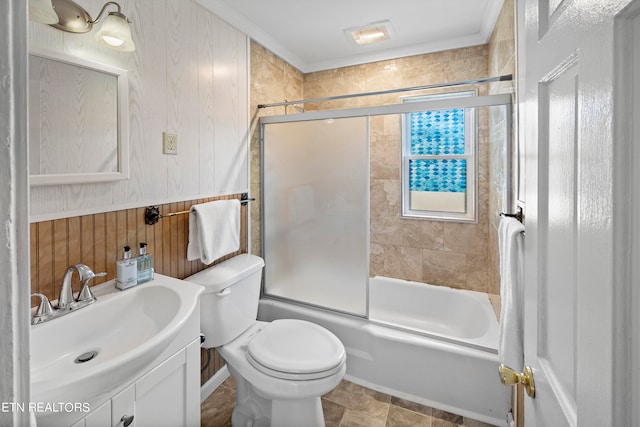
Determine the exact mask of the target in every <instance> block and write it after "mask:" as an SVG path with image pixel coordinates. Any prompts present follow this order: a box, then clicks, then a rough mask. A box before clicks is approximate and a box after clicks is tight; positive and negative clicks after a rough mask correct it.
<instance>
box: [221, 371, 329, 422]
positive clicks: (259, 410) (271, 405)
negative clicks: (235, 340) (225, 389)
mask: <svg viewBox="0 0 640 427" xmlns="http://www.w3.org/2000/svg"><path fill="white" fill-rule="evenodd" d="M227 368H228V369H229V372H230V373H231V375H232V376H233V377H234V379H235V380H236V406H235V408H234V410H233V415H232V416H231V425H232V426H233V427H271V426H273V427H300V426H305V427H307V426H309V427H324V426H325V424H324V414H323V412H322V401H321V399H320V397H319V396H317V397H307V398H303V399H267V398H265V397H264V396H262V395H261V393H260V392H259V391H258V390H256V389H255V388H254V387H253V386H252V385H251V384H250V383H249V382H248V381H247V380H245V379H244V378H243V377H242V376H240V375H239V374H238V372H237V371H236V370H235V369H233V367H231V366H230V365H229V364H227Z"/></svg>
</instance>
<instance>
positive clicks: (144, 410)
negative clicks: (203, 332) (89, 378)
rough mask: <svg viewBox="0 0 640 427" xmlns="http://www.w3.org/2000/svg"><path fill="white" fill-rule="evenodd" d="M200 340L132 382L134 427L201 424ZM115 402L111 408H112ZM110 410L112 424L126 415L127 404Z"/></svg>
mask: <svg viewBox="0 0 640 427" xmlns="http://www.w3.org/2000/svg"><path fill="white" fill-rule="evenodd" d="M199 366H200V340H199V339H197V340H195V341H193V342H192V343H191V344H189V345H188V346H187V347H186V348H185V349H184V350H182V351H180V352H178V353H176V354H174V355H173V356H171V357H170V358H169V359H167V360H166V361H165V362H163V363H162V364H161V365H159V366H157V367H156V368H154V369H153V370H152V371H151V372H149V373H148V374H146V375H145V376H143V377H142V378H140V379H139V380H138V381H136V383H135V384H134V393H133V395H132V396H129V398H131V399H132V400H131V401H132V402H134V407H135V418H134V424H132V425H131V426H136V427H161V426H171V427H179V426H185V427H186V426H195V425H200V376H199V372H200V371H199ZM115 406H116V405H115V402H114V407H115ZM118 410H119V412H115V411H113V416H114V419H113V422H114V425H117V426H118V427H121V424H117V422H119V421H120V419H121V418H120V412H122V415H124V414H129V412H127V411H128V410H129V409H128V407H127V406H126V405H123V406H120V407H118Z"/></svg>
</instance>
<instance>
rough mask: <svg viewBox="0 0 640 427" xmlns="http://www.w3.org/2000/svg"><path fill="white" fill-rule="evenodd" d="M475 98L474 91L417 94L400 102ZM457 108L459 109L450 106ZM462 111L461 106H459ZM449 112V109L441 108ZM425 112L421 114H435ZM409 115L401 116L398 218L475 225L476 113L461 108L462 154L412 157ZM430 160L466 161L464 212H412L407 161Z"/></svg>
mask: <svg viewBox="0 0 640 427" xmlns="http://www.w3.org/2000/svg"><path fill="white" fill-rule="evenodd" d="M470 96H477V91H475V90H472V91H464V92H448V93H441V94H435V95H420V96H412V97H406V98H403V99H402V102H403V103H410V102H422V101H430V100H438V99H446V98H463V97H470ZM452 108H460V107H452ZM462 108H464V107H462ZM443 109H451V108H443ZM436 110H438V109H433V110H424V111H436ZM411 114H412V113H404V114H403V118H402V149H401V194H402V201H401V212H400V217H401V218H406V219H426V220H437V221H455V222H465V223H477V222H478V139H479V138H478V117H477V116H478V110H477V108H464V115H465V129H464V132H465V154H463V155H415V154H411ZM422 159H425V160H429V159H438V160H444V159H465V160H466V162H467V171H466V175H467V186H466V206H467V211H466V212H447V211H432V210H416V209H411V207H410V201H411V189H410V178H409V162H410V160H422Z"/></svg>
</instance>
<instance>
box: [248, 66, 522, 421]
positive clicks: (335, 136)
mask: <svg viewBox="0 0 640 427" xmlns="http://www.w3.org/2000/svg"><path fill="white" fill-rule="evenodd" d="M496 79H497V80H506V79H505V78H504V77H502V78H496ZM509 79H510V76H509ZM486 81H489V82H490V81H496V80H490V79H485V80H480V81H472V82H469V81H467V82H461V83H460V84H465V85H469V84H473V83H484V82H486ZM441 86H451V84H447V85H441ZM427 88H428V89H429V88H431V86H430V87H427ZM415 89H416V88H407V90H415ZM379 93H380V92H379ZM379 93H378V94H379ZM370 94H373V93H368V94H365V95H370ZM360 95H362V94H360ZM356 96H358V95H356ZM334 98H335V97H334ZM332 99H333V98H332ZM322 100H323V99H316V100H308V101H302V102H301V101H294V102H293V103H295V104H301V103H304V102H310V101H314V102H318V101H322ZM287 104H288V103H286V102H285V103H279V104H271V105H266V106H261V107H270V106H279V105H287ZM453 108H456V109H464V111H465V112H470V113H471V114H472V116H473V115H477V111H478V109H480V108H501V109H504V116H506V117H508V118H509V117H510V115H511V97H510V95H487V96H467V97H463V98H453V97H442V98H437V99H433V100H426V101H421V102H407V103H401V104H394V105H383V106H375V107H362V108H353V109H346V110H333V111H329V110H327V111H314V112H305V113H304V114H289V115H283V116H269V117H263V118H261V119H260V127H261V139H262V140H261V147H262V153H261V160H262V162H261V165H262V171H261V172H262V181H261V182H262V204H261V206H262V256H263V258H264V259H265V264H266V265H265V271H264V283H263V290H262V294H263V295H262V296H263V297H262V299H261V302H260V312H259V317H260V319H261V320H267V321H272V320H275V319H278V318H297V319H302V320H309V321H312V322H315V323H317V324H319V325H321V326H323V327H325V328H327V329H329V330H330V331H332V332H333V333H334V334H335V335H336V336H338V338H340V340H341V341H342V342H343V344H344V346H345V348H346V351H347V375H346V378H347V379H348V380H351V381H353V382H356V383H359V384H362V385H364V386H367V387H369V388H372V389H376V390H379V391H383V392H386V393H389V394H392V395H395V396H398V397H402V398H407V399H409V400H413V401H417V402H420V403H424V404H427V405H429V406H433V407H436V408H439V409H443V410H447V411H450V412H453V413H456V414H460V415H463V416H468V417H470V418H474V419H477V420H480V421H484V422H487V423H491V424H494V425H505V419H506V414H507V412H508V411H509V407H510V392H509V389H508V388H507V387H504V386H503V385H502V384H501V383H500V380H499V377H498V374H497V370H498V365H499V362H498V355H497V346H498V324H497V320H496V315H495V312H494V310H493V308H492V306H491V304H490V301H489V298H488V295H487V294H484V293H479V292H473V291H466V290H458V289H451V288H448V287H444V286H433V285H428V284H425V283H417V282H411V281H406V280H400V279H396V278H389V277H380V276H374V277H370V257H371V255H370V213H369V212H370V204H371V203H372V201H371V200H370V156H369V154H370V151H369V150H370V136H371V133H372V131H371V126H370V121H371V118H373V117H378V116H390V115H396V116H398V120H397V121H395V122H393V123H401V122H402V120H403V118H404V117H406V116H407V115H408V114H407V113H411V112H419V111H438V110H447V109H448V110H450V109H453ZM506 122H507V123H506V125H507V126H509V127H510V120H506ZM510 133H511V131H510V129H508V130H504V138H505V140H504V143H505V146H506V148H505V152H506V153H507V154H506V156H505V165H506V167H505V170H506V176H510V173H511V171H510V170H509V168H508V163H509V162H508V161H506V159H510V149H509V148H508V146H509V145H510V141H509V140H508V139H509V136H508V135H510ZM468 166H469V168H468V169H470V170H471V171H473V168H474V167H476V166H477V165H473V164H470V165H468ZM412 173H414V172H412ZM458 174H459V173H458ZM453 178H455V177H453ZM453 178H452V179H453ZM509 193H510V191H507V192H506V195H505V198H506V199H507V200H505V205H506V206H510V205H511V201H510V200H509V199H508V198H509ZM472 196H473V198H472V199H467V201H466V202H464V203H467V204H469V203H475V204H476V206H477V195H474V194H473V193H472ZM403 197H405V195H403ZM406 197H409V196H406ZM453 210H455V209H453Z"/></svg>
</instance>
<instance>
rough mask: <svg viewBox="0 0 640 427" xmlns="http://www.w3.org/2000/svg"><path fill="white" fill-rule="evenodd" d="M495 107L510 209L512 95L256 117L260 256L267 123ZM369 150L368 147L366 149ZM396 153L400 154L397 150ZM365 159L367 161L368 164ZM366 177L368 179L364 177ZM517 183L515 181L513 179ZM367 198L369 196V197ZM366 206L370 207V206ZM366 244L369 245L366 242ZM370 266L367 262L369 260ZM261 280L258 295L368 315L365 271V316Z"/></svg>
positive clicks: (346, 313) (262, 246) (349, 314)
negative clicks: (502, 120) (502, 131)
mask: <svg viewBox="0 0 640 427" xmlns="http://www.w3.org/2000/svg"><path fill="white" fill-rule="evenodd" d="M496 106H504V107H505V108H506V109H507V111H506V118H507V123H506V126H507V128H508V133H507V143H506V153H505V162H506V165H505V174H506V176H507V177H509V179H508V180H507V183H506V191H505V193H506V200H505V205H506V207H507V209H512V208H513V207H512V191H511V181H512V180H511V172H512V167H511V162H512V148H511V146H512V144H511V141H512V117H511V115H512V95H511V94H496V95H482V96H471V97H461V98H444V99H433V100H427V101H420V102H411V103H402V104H392V105H379V106H372V107H359V108H349V109H343V110H322V111H312V112H304V113H300V114H285V115H274V116H265V117H261V118H260V119H259V126H260V194H261V201H260V203H261V209H260V212H261V215H260V249H261V253H262V255H263V257H265V258H266V256H265V215H264V212H265V209H264V207H265V205H266V204H267V203H268V202H267V201H266V199H265V197H264V194H265V188H264V183H265V179H264V176H265V171H264V169H265V168H264V166H265V161H264V160H265V140H264V127H265V125H267V124H274V123H291V122H305V121H314V120H328V119H341V118H351V117H367V123H369V121H368V120H369V119H370V118H371V116H384V115H392V114H404V113H414V112H420V111H425V110H444V109H450V108H482V107H496ZM367 135H368V138H370V134H369V131H368V130H367ZM367 144H368V145H369V144H370V140H369V141H367ZM367 151H369V150H367ZM398 155H399V156H400V153H398ZM370 162H371V161H370V160H369V164H370ZM369 175H370V174H369ZM368 179H369V178H368ZM516 182H517V181H516ZM369 198H370V197H369ZM367 205H368V206H369V210H370V205H369V204H367ZM367 218H368V219H367V228H370V218H369V215H367ZM367 242H368V243H369V238H367ZM369 246H370V245H369ZM369 252H370V248H367V259H369V255H368V254H369ZM369 265H370V263H369ZM265 282H266V278H265V277H264V275H263V282H262V286H261V289H260V297H261V298H263V297H267V298H272V299H275V300H281V301H286V302H288V303H292V304H298V305H302V306H306V307H315V308H319V309H322V310H330V311H332V312H337V313H341V314H344V315H348V316H355V317H360V318H365V319H368V318H369V274H367V278H366V283H365V286H366V290H365V295H366V297H365V298H366V301H365V315H364V316H358V315H356V314H354V313H349V312H344V311H341V310H337V309H334V308H331V307H325V306H322V305H317V304H312V303H308V302H304V301H298V300H295V299H291V298H286V297H282V296H277V295H271V294H268V293H265Z"/></svg>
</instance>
